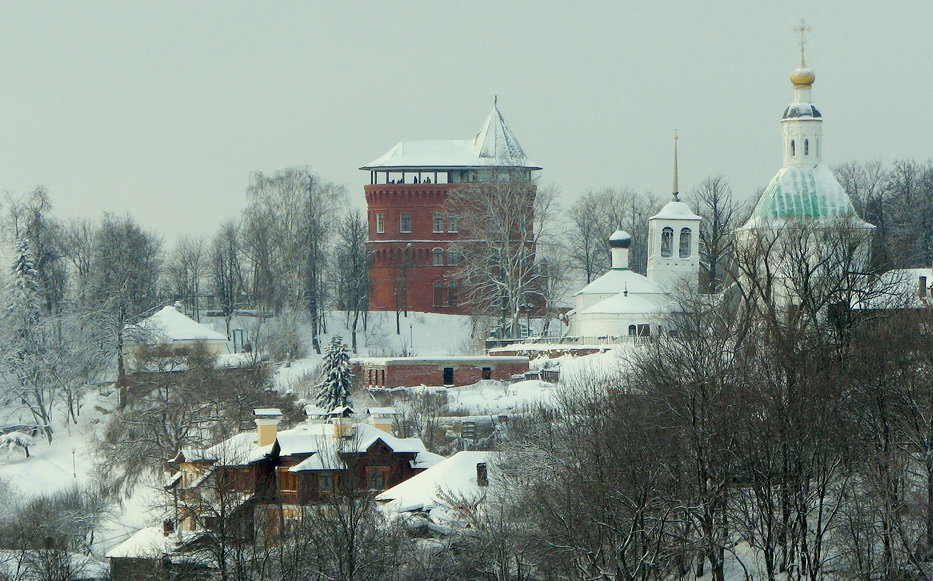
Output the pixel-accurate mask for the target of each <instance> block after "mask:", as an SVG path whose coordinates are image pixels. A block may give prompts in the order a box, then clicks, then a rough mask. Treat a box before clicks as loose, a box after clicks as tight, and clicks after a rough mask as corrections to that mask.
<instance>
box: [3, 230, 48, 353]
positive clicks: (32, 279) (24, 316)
mask: <svg viewBox="0 0 933 581" xmlns="http://www.w3.org/2000/svg"><path fill="white" fill-rule="evenodd" d="M10 271H11V273H12V275H13V276H12V280H11V283H10V295H9V304H8V306H7V310H8V313H9V314H10V316H11V318H12V319H13V325H14V326H15V328H16V330H17V331H18V333H19V335H20V336H21V337H22V336H24V335H26V334H28V333H29V332H30V331H31V330H32V328H33V327H34V326H35V325H36V323H38V322H39V315H40V308H41V307H40V299H39V297H40V292H39V273H38V271H37V270H36V265H35V261H34V260H33V258H32V252H31V251H30V249H29V241H28V240H27V239H25V238H20V239H19V240H18V242H17V247H16V259H15V260H14V261H13V265H12V267H11V268H10Z"/></svg>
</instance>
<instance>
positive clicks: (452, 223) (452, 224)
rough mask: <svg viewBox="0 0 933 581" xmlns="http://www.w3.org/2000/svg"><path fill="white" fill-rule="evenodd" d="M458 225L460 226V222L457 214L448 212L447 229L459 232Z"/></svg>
mask: <svg viewBox="0 0 933 581" xmlns="http://www.w3.org/2000/svg"><path fill="white" fill-rule="evenodd" d="M458 227H459V223H458V221H457V216H455V215H454V214H448V215H447V231H448V232H457V228H458Z"/></svg>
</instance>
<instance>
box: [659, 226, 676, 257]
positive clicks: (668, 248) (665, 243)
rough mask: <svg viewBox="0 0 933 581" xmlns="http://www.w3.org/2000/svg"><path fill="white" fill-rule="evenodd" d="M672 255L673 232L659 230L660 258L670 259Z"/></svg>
mask: <svg viewBox="0 0 933 581" xmlns="http://www.w3.org/2000/svg"><path fill="white" fill-rule="evenodd" d="M673 254H674V230H673V229H671V228H665V229H664V230H661V256H662V257H663V258H670V257H671V256H673Z"/></svg>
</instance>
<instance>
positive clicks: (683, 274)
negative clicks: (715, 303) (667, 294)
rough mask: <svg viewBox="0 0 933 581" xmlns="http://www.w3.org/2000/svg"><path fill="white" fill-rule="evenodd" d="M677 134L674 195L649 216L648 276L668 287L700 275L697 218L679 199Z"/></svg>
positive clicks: (694, 281) (694, 280)
mask: <svg viewBox="0 0 933 581" xmlns="http://www.w3.org/2000/svg"><path fill="white" fill-rule="evenodd" d="M677 181H678V180H677V135H676V134H675V135H674V188H673V190H674V199H672V200H671V201H670V202H668V203H667V204H666V205H665V206H664V207H663V208H661V211H660V212H658V213H657V214H656V215H654V216H652V217H651V218H649V219H648V278H649V279H651V280H652V281H653V282H655V283H657V284H658V285H659V286H661V287H662V288H665V289H667V290H671V289H673V288H674V287H675V285H678V284H689V285H690V286H692V287H696V286H697V285H698V284H699V277H700V242H699V239H700V220H701V218H700V217H699V216H697V215H696V214H694V213H693V210H691V209H690V206H688V205H687V204H686V203H684V202H681V201H680V192H678V183H677Z"/></svg>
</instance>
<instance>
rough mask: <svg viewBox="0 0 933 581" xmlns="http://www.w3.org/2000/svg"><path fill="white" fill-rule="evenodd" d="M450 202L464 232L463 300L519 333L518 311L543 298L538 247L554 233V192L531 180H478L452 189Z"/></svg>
mask: <svg viewBox="0 0 933 581" xmlns="http://www.w3.org/2000/svg"><path fill="white" fill-rule="evenodd" d="M448 205H449V207H450V209H451V212H453V213H455V214H457V215H458V216H460V220H461V226H462V229H463V230H465V231H466V233H465V234H464V236H465V238H464V241H462V242H458V243H457V244H456V248H457V251H458V253H459V255H460V256H461V257H462V261H461V262H462V266H460V268H459V269H458V276H459V277H461V278H462V279H463V280H464V282H465V284H464V286H465V287H466V295H467V296H466V298H467V301H468V302H469V304H470V305H471V306H472V307H473V309H474V310H475V311H476V312H477V313H484V314H488V315H490V316H493V317H495V318H496V319H497V320H499V321H500V324H501V325H502V327H504V328H506V329H508V330H509V331H510V332H511V334H512V336H514V337H517V336H519V333H520V326H521V325H520V321H521V316H522V314H523V313H526V312H528V311H535V310H540V309H542V308H543V307H544V306H545V305H546V303H547V300H546V297H545V296H544V293H545V291H546V284H545V281H544V273H543V271H542V269H541V265H540V262H539V260H538V253H537V248H538V246H539V245H540V244H541V243H542V242H543V241H544V240H546V239H547V238H548V236H550V235H551V234H552V233H551V230H550V227H551V221H552V220H553V218H554V212H555V211H556V206H555V203H554V191H552V190H550V189H541V190H538V188H537V187H536V186H535V184H533V183H531V182H515V181H513V182H503V183H497V184H477V185H475V186H465V187H462V188H458V189H456V190H454V191H453V192H451V194H450V196H449V198H448Z"/></svg>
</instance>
